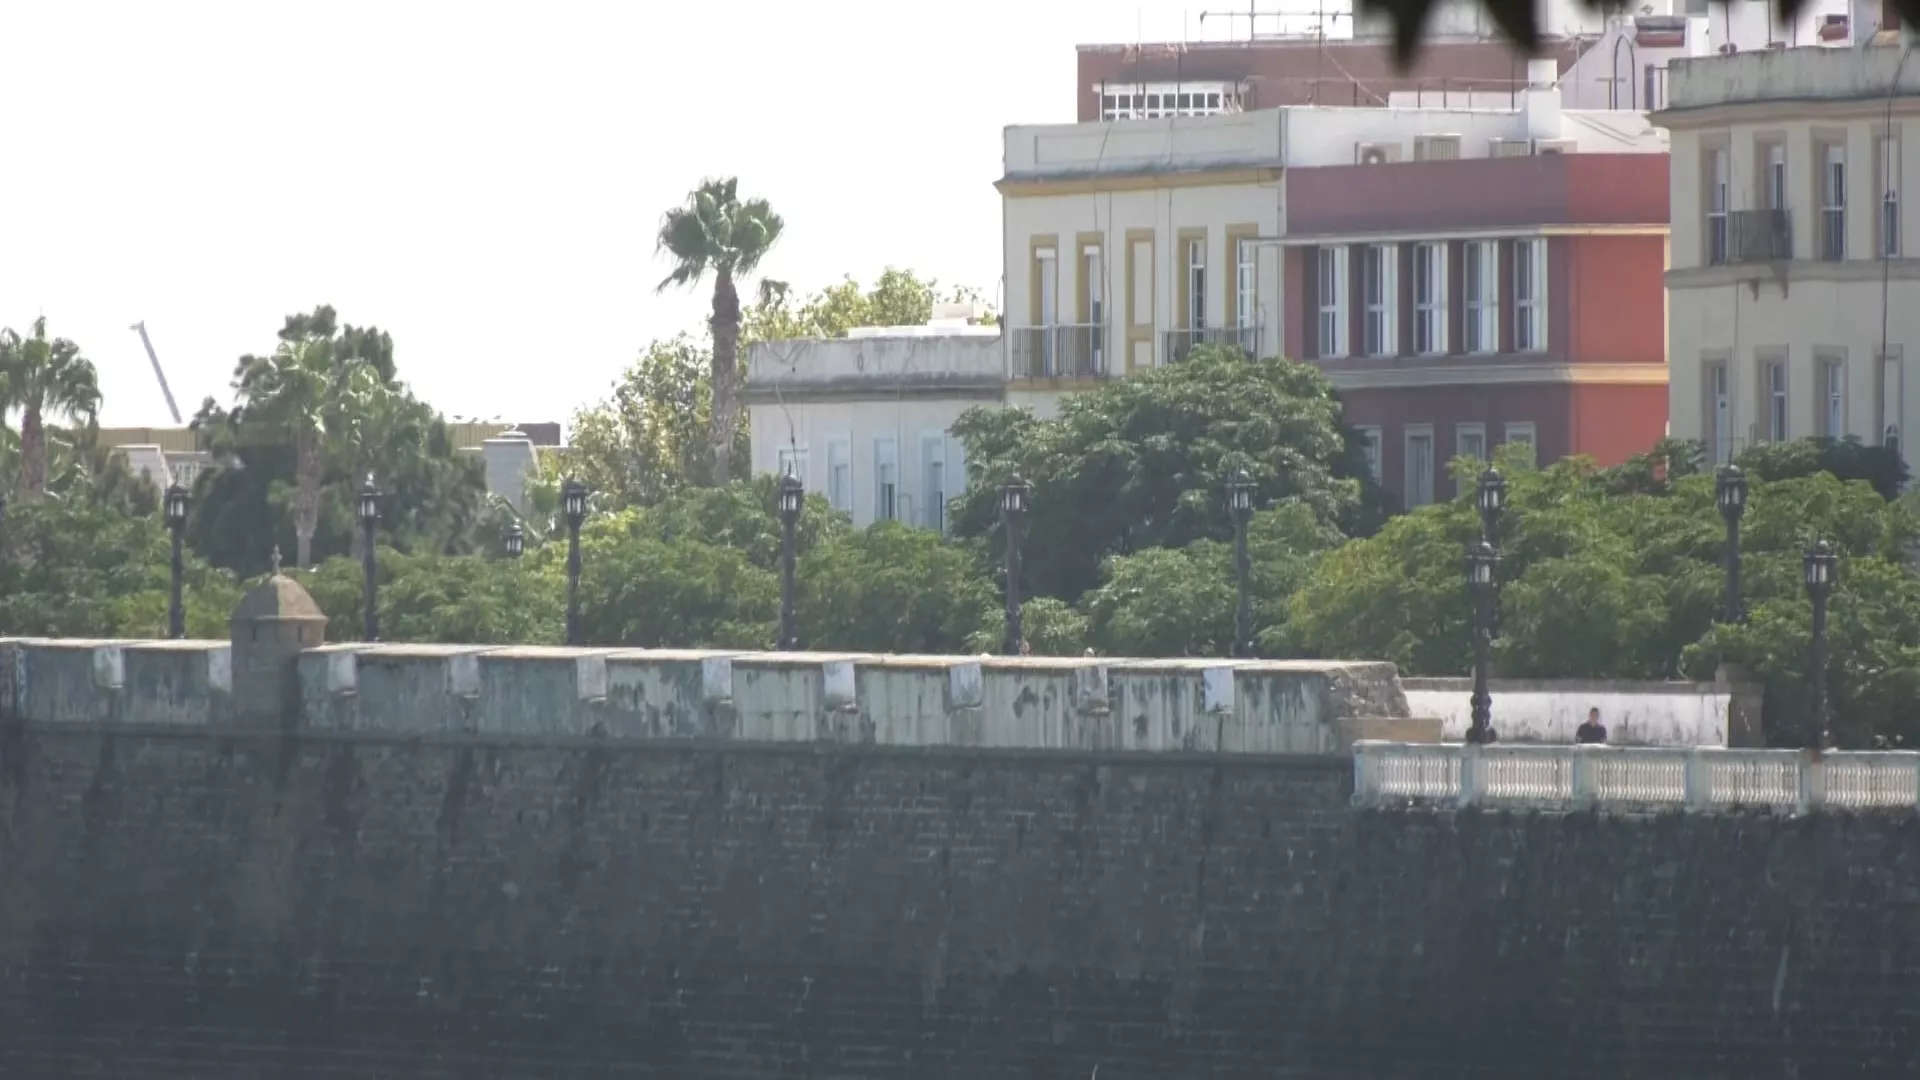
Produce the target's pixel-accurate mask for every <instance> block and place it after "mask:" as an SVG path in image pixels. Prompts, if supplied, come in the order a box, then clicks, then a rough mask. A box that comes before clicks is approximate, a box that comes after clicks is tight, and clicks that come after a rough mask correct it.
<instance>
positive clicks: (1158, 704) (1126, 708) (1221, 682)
mask: <svg viewBox="0 0 1920 1080" xmlns="http://www.w3.org/2000/svg"><path fill="white" fill-rule="evenodd" d="M1235 667H1236V665H1235V664H1234V662H1233V661H1230V660H1213V659H1172V660H1115V661H1113V662H1112V664H1111V665H1110V666H1109V667H1108V669H1107V677H1108V680H1109V687H1110V690H1109V696H1110V698H1111V699H1112V701H1113V703H1114V705H1113V710H1114V713H1115V715H1114V717H1113V720H1112V723H1111V724H1110V726H1109V730H1110V731H1111V732H1112V735H1113V737H1114V738H1115V739H1116V740H1117V743H1116V745H1117V746H1118V747H1119V748H1121V749H1126V750H1188V751H1206V750H1218V749H1220V741H1221V739H1220V736H1221V731H1222V730H1223V729H1224V728H1225V727H1227V726H1229V725H1230V724H1231V723H1232V722H1233V701H1234V688H1235V682H1234V675H1235Z"/></svg>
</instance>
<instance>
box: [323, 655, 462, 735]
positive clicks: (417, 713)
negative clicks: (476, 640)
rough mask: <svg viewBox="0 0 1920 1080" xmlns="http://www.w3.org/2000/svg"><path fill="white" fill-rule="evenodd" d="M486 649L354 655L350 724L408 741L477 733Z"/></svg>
mask: <svg viewBox="0 0 1920 1080" xmlns="http://www.w3.org/2000/svg"><path fill="white" fill-rule="evenodd" d="M489 651H492V649H491V647H490V646H484V645H375V646H369V647H366V648H363V649H361V650H360V651H359V652H358V653H356V654H355V655H354V665H355V667H356V679H357V682H358V698H359V708H358V711H357V716H356V717H355V719H354V723H355V724H356V726H357V727H359V728H363V729H366V730H371V731H392V732H399V733H402V734H408V735H419V734H450V733H454V732H462V731H473V730H476V727H477V720H476V716H477V714H478V711H479V703H480V657H481V656H482V655H484V654H485V653H487V652H489Z"/></svg>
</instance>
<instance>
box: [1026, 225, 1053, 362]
mask: <svg viewBox="0 0 1920 1080" xmlns="http://www.w3.org/2000/svg"><path fill="white" fill-rule="evenodd" d="M1059 264H1060V260H1059V259H1058V258H1057V257H1056V255H1055V252H1054V250H1053V249H1052V248H1036V249H1034V252H1033V277H1034V298H1033V324H1034V325H1035V326H1038V327H1043V328H1046V329H1048V330H1049V331H1050V330H1051V329H1052V328H1053V327H1055V326H1058V325H1059V324H1060V274H1059ZM1057 336H1058V335H1056V334H1053V333H1051V332H1049V333H1044V334H1041V335H1040V355H1039V356H1038V357H1036V359H1037V360H1039V362H1040V365H1039V366H1040V370H1039V371H1038V372H1037V374H1041V375H1052V374H1054V373H1055V372H1056V371H1058V370H1059V367H1058V364H1059V357H1058V356H1057V355H1056V351H1055V350H1056V342H1055V340H1054V339H1055V338H1056V337H1057ZM1028 374H1036V373H1035V372H1031V371H1030V372H1028Z"/></svg>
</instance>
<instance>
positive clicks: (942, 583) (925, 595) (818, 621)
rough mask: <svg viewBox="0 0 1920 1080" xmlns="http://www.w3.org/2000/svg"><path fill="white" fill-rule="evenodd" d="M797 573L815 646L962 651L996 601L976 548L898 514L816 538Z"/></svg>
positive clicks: (802, 611) (803, 630)
mask: <svg viewBox="0 0 1920 1080" xmlns="http://www.w3.org/2000/svg"><path fill="white" fill-rule="evenodd" d="M795 577H796V590H795V592H796V607H797V609H798V615H799V620H800V626H799V629H800V640H801V641H802V642H803V643H804V644H805V645H806V646H807V647H809V648H814V649H846V650H857V651H864V652H883V653H951V652H957V651H959V650H960V649H962V648H964V647H965V646H966V643H967V642H968V641H969V639H970V638H971V637H972V636H973V635H974V634H975V633H976V632H977V631H978V630H979V629H980V627H981V622H982V613H983V612H984V611H987V610H989V609H991V608H992V606H993V596H994V588H993V583H992V582H991V581H989V580H988V579H986V578H984V577H982V576H981V575H980V572H979V564H978V561H977V559H976V557H975V556H974V554H973V553H971V552H969V551H967V550H965V549H964V548H962V547H961V546H960V545H957V544H954V543H951V542H949V541H947V540H946V539H944V538H943V537H941V535H940V534H939V533H936V532H934V531H933V530H931V529H916V528H913V527H911V526H908V525H903V524H901V523H900V522H897V521H881V522H876V523H875V524H874V525H873V526H871V527H870V528H867V529H865V530H862V531H860V532H841V533H839V534H838V535H836V536H834V537H833V538H831V539H828V540H826V541H825V542H823V543H820V544H817V545H815V546H814V547H813V548H812V550H810V551H809V552H808V553H807V555H806V557H805V558H804V559H802V560H801V561H800V563H799V567H798V570H797V572H796V574H795ZM994 621H995V623H996V624H997V622H998V618H997V616H996V618H995V620H994Z"/></svg>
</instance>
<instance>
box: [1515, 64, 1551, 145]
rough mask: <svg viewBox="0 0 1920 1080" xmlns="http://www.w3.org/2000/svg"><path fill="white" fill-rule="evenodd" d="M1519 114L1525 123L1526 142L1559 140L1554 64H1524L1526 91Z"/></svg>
mask: <svg viewBox="0 0 1920 1080" xmlns="http://www.w3.org/2000/svg"><path fill="white" fill-rule="evenodd" d="M1521 111H1522V112H1523V113H1524V114H1525V115H1526V119H1527V138H1529V139H1557V138H1559V137H1560V63H1559V61H1557V60H1529V61H1527V90H1526V93H1525V95H1524V96H1523V98H1522V104H1521Z"/></svg>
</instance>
